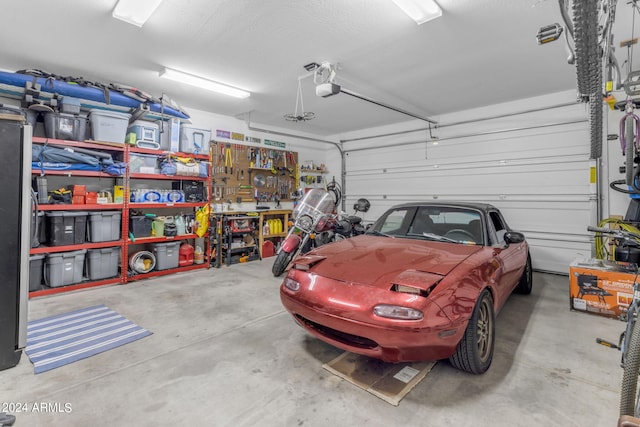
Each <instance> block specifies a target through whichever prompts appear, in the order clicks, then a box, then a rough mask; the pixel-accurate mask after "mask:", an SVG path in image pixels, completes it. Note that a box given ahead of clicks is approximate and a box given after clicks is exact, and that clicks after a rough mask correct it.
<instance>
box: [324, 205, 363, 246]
mask: <svg viewBox="0 0 640 427" xmlns="http://www.w3.org/2000/svg"><path fill="white" fill-rule="evenodd" d="M370 207H371V204H370V203H369V201H368V200H367V199H358V200H357V201H356V203H355V204H354V205H353V209H354V211H355V212H354V214H353V215H349V214H347V213H346V212H341V213H340V215H337V216H335V217H333V218H332V219H331V220H329V222H328V230H327V231H323V232H321V233H319V234H317V235H316V238H315V243H316V246H321V245H323V244H327V243H331V242H335V241H336V240H342V239H348V238H349V237H353V236H358V235H360V234H364V233H365V232H366V231H367V227H365V226H364V225H363V224H362V218H361V217H359V216H357V214H358V212H363V213H365V212H368V211H369V208H370Z"/></svg>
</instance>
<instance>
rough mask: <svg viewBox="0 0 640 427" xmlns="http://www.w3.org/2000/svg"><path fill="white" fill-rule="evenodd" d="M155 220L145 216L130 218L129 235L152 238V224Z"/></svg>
mask: <svg viewBox="0 0 640 427" xmlns="http://www.w3.org/2000/svg"><path fill="white" fill-rule="evenodd" d="M152 222H153V219H151V218H149V217H148V216H145V215H132V216H130V217H129V233H131V234H133V237H134V238H135V237H149V236H151V223H152Z"/></svg>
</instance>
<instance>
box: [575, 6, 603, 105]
mask: <svg viewBox="0 0 640 427" xmlns="http://www.w3.org/2000/svg"><path fill="white" fill-rule="evenodd" d="M598 4H599V1H598V0H583V1H574V2H573V4H572V10H573V37H574V42H575V53H576V72H577V77H578V92H579V93H580V94H581V95H583V96H589V95H591V94H594V93H600V91H601V88H600V86H599V84H598V83H599V81H600V79H597V78H596V77H597V76H596V75H600V76H601V75H602V68H601V63H600V55H599V52H598V50H599V48H598ZM600 78H601V77H600ZM596 80H598V81H596Z"/></svg>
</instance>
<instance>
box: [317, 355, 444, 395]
mask: <svg viewBox="0 0 640 427" xmlns="http://www.w3.org/2000/svg"><path fill="white" fill-rule="evenodd" d="M435 364H436V362H413V363H386V362H383V361H381V360H377V359H372V358H370V357H366V356H360V355H357V354H353V353H349V352H344V353H342V354H341V355H340V356H338V357H336V358H335V359H333V360H332V361H331V362H329V363H325V364H324V365H322V367H323V368H324V369H326V370H327V371H329V372H331V373H333V374H335V375H337V376H339V377H340V378H342V379H344V380H347V381H349V382H350V383H351V384H354V385H356V386H358V387H360V388H361V389H363V390H366V391H368V392H369V393H371V394H373V395H374V396H377V397H379V398H380V399H382V400H384V401H385V402H387V403H390V404H392V405H394V406H398V405H399V404H400V400H402V398H403V397H405V396H406V395H407V394H408V393H409V392H410V391H411V389H413V388H414V387H415V386H416V385H417V384H418V383H419V382H420V381H422V380H423V379H424V377H425V376H427V374H428V373H429V371H431V368H433V366H434V365H435Z"/></svg>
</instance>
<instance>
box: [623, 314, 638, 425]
mask: <svg viewBox="0 0 640 427" xmlns="http://www.w3.org/2000/svg"><path fill="white" fill-rule="evenodd" d="M625 353H626V357H625V360H624V374H623V375H622V387H621V389H620V415H631V416H634V417H636V416H638V415H639V414H638V408H637V406H638V374H640V327H638V323H635V324H634V326H633V331H632V332H631V339H630V340H629V346H628V347H627V348H626V349H625Z"/></svg>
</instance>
